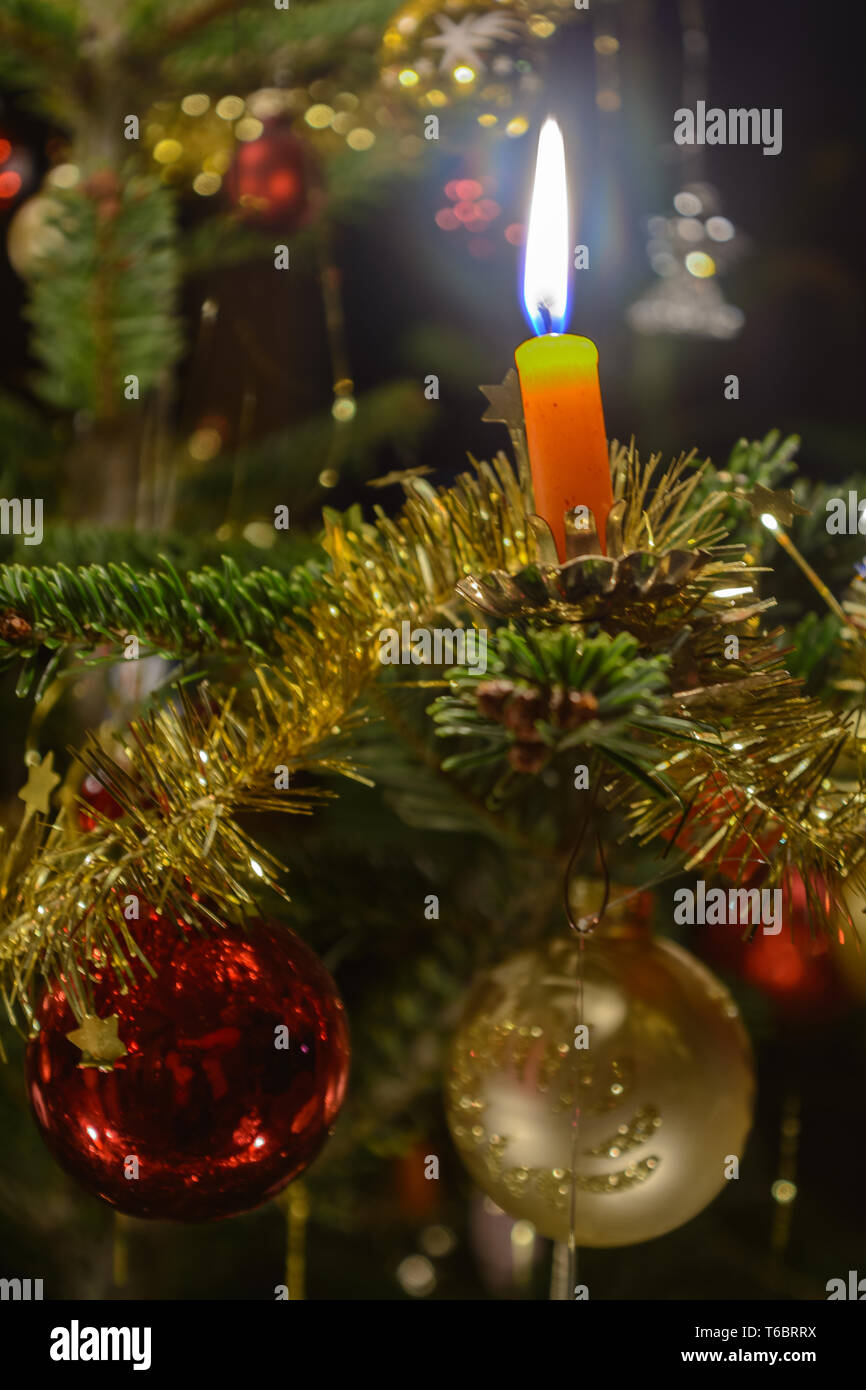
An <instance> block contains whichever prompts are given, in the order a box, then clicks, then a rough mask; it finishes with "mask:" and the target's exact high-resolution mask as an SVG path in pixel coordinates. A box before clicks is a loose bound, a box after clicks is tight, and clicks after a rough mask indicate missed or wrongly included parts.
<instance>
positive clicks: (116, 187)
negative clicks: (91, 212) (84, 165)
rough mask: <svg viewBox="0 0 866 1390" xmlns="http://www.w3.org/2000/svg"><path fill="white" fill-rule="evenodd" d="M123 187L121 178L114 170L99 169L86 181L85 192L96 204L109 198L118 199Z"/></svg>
mask: <svg viewBox="0 0 866 1390" xmlns="http://www.w3.org/2000/svg"><path fill="white" fill-rule="evenodd" d="M121 187H122V184H121V182H120V178H119V177H118V175H117V174H116V173H115V172H114V170H113V169H98V170H97V171H96V173H95V174H91V175H90V178H89V179H87V180H86V181H85V183H84V192H85V193H86V194H87V196H88V198H93V199H94V200H95V201H96V202H98V203H101V202H103V201H104V200H105V199H108V198H111V199H116V198H117V197H118V195H119V193H120V190H121Z"/></svg>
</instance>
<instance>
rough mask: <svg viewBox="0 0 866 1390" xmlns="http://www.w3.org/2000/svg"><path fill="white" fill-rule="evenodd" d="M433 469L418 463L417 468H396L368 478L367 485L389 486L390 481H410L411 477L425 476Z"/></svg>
mask: <svg viewBox="0 0 866 1390" xmlns="http://www.w3.org/2000/svg"><path fill="white" fill-rule="evenodd" d="M432 472H433V469H432V468H428V467H427V466H426V464H423V463H422V464H419V465H418V467H417V468H397V469H395V470H394V471H393V472H391V473H384V474H383V475H382V477H381V478H368V479H367V487H390V486H391V484H392V483H410V482H411V481H412V479H413V478H426V477H427V474H428V473H432Z"/></svg>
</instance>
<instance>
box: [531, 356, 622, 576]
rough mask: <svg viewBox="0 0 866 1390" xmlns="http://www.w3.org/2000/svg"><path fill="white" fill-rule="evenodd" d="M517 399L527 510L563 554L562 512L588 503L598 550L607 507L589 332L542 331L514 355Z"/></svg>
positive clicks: (606, 467)
mask: <svg viewBox="0 0 866 1390" xmlns="http://www.w3.org/2000/svg"><path fill="white" fill-rule="evenodd" d="M514 361H515V363H516V365H517V373H518V376H519V377H520V393H521V395H522V397H523V414H524V418H525V421H526V444H527V449H528V452H529V463H530V468H531V470H532V485H533V488H534V491H535V510H536V512H537V513H538V515H539V516H541V517H543V518H544V520H545V521H546V522H547V523H548V525H549V526H550V529H551V531H552V532H553V536H554V539H555V541H556V548H557V550H558V551H559V558H560V560H564V559H565V526H564V522H563V514H564V513H565V512H566V511H570V510H571V509H572V508H574V507H580V506H584V507H588V508H589V510H590V511H591V512H592V515H593V516H594V518H595V526H596V530H597V532H598V536H599V540H600V542H601V548H602V550H605V525H606V522H607V514H608V512H609V511H610V509H611V507H612V506H613V489H612V487H611V480H610V460H609V455H608V447H607V436H606V434H605V429H604V414H603V412H602V408H601V389H600V387H599V383H598V350H597V348H596V346H595V343H592V342H590V340H589V338H578V337H576V336H575V335H574V334H573V333H544V334H542V335H541V336H540V337H538V338H530V339H529V341H528V342H525V343H521V345H520V347H519V348H518V349H517V351H516V352H515V354H514Z"/></svg>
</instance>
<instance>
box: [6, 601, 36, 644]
mask: <svg viewBox="0 0 866 1390" xmlns="http://www.w3.org/2000/svg"><path fill="white" fill-rule="evenodd" d="M32 632H33V624H32V623H31V622H29V621H28V619H27V618H24V617H22V616H21V614H20V613H16V612H15V609H14V608H4V609H3V612H2V613H0V638H2V640H3V641H4V642H26V641H27V639H28V637H30V636H31V634H32Z"/></svg>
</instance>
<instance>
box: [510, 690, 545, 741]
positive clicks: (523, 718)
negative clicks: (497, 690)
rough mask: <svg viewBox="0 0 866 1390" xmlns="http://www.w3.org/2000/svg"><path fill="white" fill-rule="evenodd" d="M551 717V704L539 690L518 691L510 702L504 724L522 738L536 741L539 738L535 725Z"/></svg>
mask: <svg viewBox="0 0 866 1390" xmlns="http://www.w3.org/2000/svg"><path fill="white" fill-rule="evenodd" d="M549 715H550V702H549V700H546V699H545V698H544V696H543V695H541V694H540V693H539V692H538V691H537V690H516V691H515V692H514V694H513V695H512V697H511V699H510V700H509V701H508V706H507V708H506V710H505V719H504V720H503V723H504V724H505V727H506V729H510V730H511V732H512V733H514V734H517V735H518V736H519V737H520V738H522V739H525V740H527V741H535V740H537V738H538V735H537V734H536V732H535V725H536V724H537V722H538V720H539V719H547V718H548V717H549Z"/></svg>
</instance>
